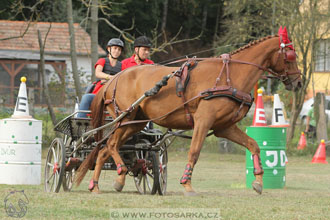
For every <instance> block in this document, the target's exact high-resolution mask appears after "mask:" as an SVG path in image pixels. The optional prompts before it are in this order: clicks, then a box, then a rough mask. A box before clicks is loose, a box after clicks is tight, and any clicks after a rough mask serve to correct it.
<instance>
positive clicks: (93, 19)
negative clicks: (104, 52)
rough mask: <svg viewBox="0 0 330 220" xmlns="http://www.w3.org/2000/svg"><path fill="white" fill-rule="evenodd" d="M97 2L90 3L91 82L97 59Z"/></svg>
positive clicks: (95, 0) (93, 79) (93, 77)
mask: <svg viewBox="0 0 330 220" xmlns="http://www.w3.org/2000/svg"><path fill="white" fill-rule="evenodd" d="M98 4H99V2H98V0H93V1H92V8H91V51H92V54H91V56H92V66H91V68H92V76H91V79H92V82H94V81H95V79H96V77H95V68H94V65H95V63H96V62H97V59H98V57H99V56H98V52H97V49H98V41H99V40H98V32H99V28H98V10H99V7H98Z"/></svg>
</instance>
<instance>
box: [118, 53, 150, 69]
mask: <svg viewBox="0 0 330 220" xmlns="http://www.w3.org/2000/svg"><path fill="white" fill-rule="evenodd" d="M135 56H136V55H135V54H133V56H131V57H129V58H126V59H125V60H123V61H121V70H124V69H127V68H128V67H131V66H136V65H137V63H136V62H135V59H134V58H135ZM142 63H143V64H154V62H153V61H152V60H149V59H145V60H144V61H143V62H142Z"/></svg>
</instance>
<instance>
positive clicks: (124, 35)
mask: <svg viewBox="0 0 330 220" xmlns="http://www.w3.org/2000/svg"><path fill="white" fill-rule="evenodd" d="M99 20H101V21H105V23H107V24H108V25H109V26H110V27H111V28H113V29H114V30H115V31H117V32H119V33H120V35H121V36H122V37H123V38H124V39H125V41H127V42H129V43H133V42H134V37H133V36H132V35H130V34H129V33H127V32H125V31H123V30H120V29H119V28H118V27H117V26H115V25H114V24H112V23H111V22H110V21H109V20H107V19H105V18H99Z"/></svg>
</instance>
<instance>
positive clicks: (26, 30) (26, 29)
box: [0, 21, 31, 41]
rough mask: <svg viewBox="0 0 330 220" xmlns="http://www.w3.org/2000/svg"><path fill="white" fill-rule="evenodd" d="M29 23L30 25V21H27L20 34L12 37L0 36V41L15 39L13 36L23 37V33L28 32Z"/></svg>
mask: <svg viewBox="0 0 330 220" xmlns="http://www.w3.org/2000/svg"><path fill="white" fill-rule="evenodd" d="M30 25H31V21H29V22H28V24H27V26H26V28H25V30H24V32H23V33H22V34H21V35H18V36H12V37H5V38H0V41H2V40H11V39H15V38H22V37H24V35H25V34H26V33H27V32H28V30H29V28H30Z"/></svg>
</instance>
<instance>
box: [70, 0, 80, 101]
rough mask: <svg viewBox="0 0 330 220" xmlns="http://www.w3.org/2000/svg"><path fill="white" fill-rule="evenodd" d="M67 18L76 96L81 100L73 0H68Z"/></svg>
mask: <svg viewBox="0 0 330 220" xmlns="http://www.w3.org/2000/svg"><path fill="white" fill-rule="evenodd" d="M67 18H68V26H69V34H70V55H71V63H72V75H73V81H74V84H75V88H76V95H77V96H78V98H79V99H81V85H80V79H79V72H78V65H77V52H76V41H75V33H74V26H73V17H72V0H67Z"/></svg>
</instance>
